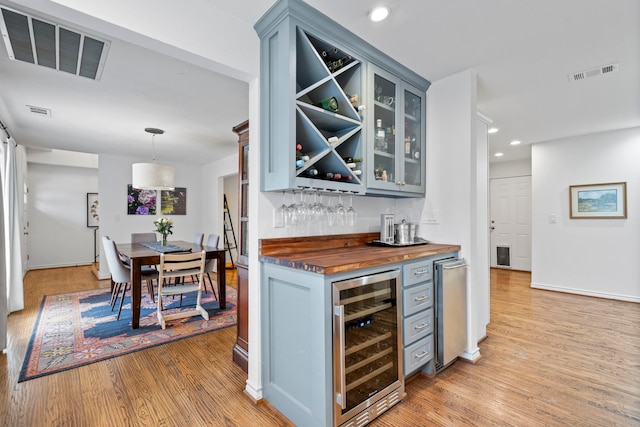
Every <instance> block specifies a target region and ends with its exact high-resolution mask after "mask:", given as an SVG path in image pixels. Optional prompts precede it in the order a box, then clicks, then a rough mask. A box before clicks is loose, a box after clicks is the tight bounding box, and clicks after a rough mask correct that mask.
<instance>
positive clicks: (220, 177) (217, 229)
mask: <svg viewBox="0 0 640 427" xmlns="http://www.w3.org/2000/svg"><path fill="white" fill-rule="evenodd" d="M229 133H230V134H231V137H233V136H234V135H235V134H234V133H233V132H232V131H231V129H229ZM236 139H237V138H236ZM202 171H203V172H202V173H203V184H202V186H203V187H202V190H203V198H202V207H203V230H204V231H203V232H204V233H205V235H208V234H217V235H218V236H220V243H219V246H218V247H219V248H222V245H223V243H222V242H223V241H224V237H223V235H224V228H223V220H224V218H223V210H222V206H223V201H224V192H225V185H224V181H225V177H229V176H233V175H237V174H238V155H237V154H234V155H233V156H229V157H226V158H224V159H220V160H217V161H215V162H211V163H208V164H206V165H204V166H203V167H202ZM229 191H230V192H231V189H229ZM237 191H238V190H237V189H236V194H237ZM236 198H237V196H236ZM229 203H233V202H229ZM235 206H237V202H236V203H235ZM234 226H237V223H235V224H234ZM205 238H206V237H205Z"/></svg>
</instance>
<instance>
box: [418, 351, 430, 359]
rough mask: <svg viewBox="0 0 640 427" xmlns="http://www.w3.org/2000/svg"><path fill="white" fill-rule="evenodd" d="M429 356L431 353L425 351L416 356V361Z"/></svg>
mask: <svg viewBox="0 0 640 427" xmlns="http://www.w3.org/2000/svg"><path fill="white" fill-rule="evenodd" d="M428 354H429V352H428V351H423V352H422V353H420V354H416V356H415V357H416V359H422V358H423V357H425V356H426V355H428Z"/></svg>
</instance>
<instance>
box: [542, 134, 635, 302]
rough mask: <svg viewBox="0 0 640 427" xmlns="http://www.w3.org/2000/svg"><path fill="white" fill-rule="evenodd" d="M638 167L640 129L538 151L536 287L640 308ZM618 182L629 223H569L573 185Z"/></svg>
mask: <svg viewBox="0 0 640 427" xmlns="http://www.w3.org/2000/svg"><path fill="white" fill-rule="evenodd" d="M639 161H640V128H633V129H627V130H618V131H611V132H602V133H596V134H590V135H584V136H579V137H573V138H566V139H561V140H555V141H549V142H545V143H541V144H534V145H533V148H532V191H533V197H532V209H533V215H532V230H533V232H532V235H533V241H532V277H531V280H532V287H536V288H543V289H552V290H557V291H564V292H571V293H578V294H584V295H592V296H598V297H604V298H614V299H622V300H628V301H636V302H640V262H638V260H640V198H639V197H638V196H639V195H640V191H639V190H638V188H640V167H639ZM620 181H626V182H627V212H628V217H627V219H570V218H569V186H570V185H580V184H597V183H610V182H620ZM549 214H556V215H557V218H558V221H557V223H555V224H552V223H549V221H548V216H549Z"/></svg>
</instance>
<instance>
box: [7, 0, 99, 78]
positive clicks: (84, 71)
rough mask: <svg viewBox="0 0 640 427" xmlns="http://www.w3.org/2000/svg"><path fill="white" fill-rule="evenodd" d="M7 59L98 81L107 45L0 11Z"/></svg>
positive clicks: (41, 21) (72, 32) (48, 24)
mask: <svg viewBox="0 0 640 427" xmlns="http://www.w3.org/2000/svg"><path fill="white" fill-rule="evenodd" d="M0 9H1V10H2V14H1V19H0V31H1V32H2V38H3V39H4V43H5V45H6V47H7V52H8V53H9V58H11V59H13V60H17V61H24V62H29V63H31V64H37V65H40V66H42V67H47V68H52V69H54V70H60V71H64V72H67V73H71V74H75V75H77V76H82V77H87V78H90V79H93V80H99V79H100V76H101V74H102V69H103V68H104V61H105V59H106V57H107V52H108V50H109V42H107V41H104V40H100V39H98V38H97V37H93V36H89V35H87V34H83V33H80V32H78V31H74V30H71V29H69V28H64V27H61V26H60V25H58V24H52V23H50V22H46V21H43V20H41V19H38V18H34V17H32V16H29V15H25V14H23V13H21V12H17V11H15V10H11V9H7V8H5V7H2V8H0Z"/></svg>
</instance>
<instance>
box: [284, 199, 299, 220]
mask: <svg viewBox="0 0 640 427" xmlns="http://www.w3.org/2000/svg"><path fill="white" fill-rule="evenodd" d="M295 196H296V192H295V191H294V192H293V194H292V197H291V204H290V205H289V206H287V213H286V216H285V224H286V225H297V224H298V213H297V212H296V200H295V198H296V197H295Z"/></svg>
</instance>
